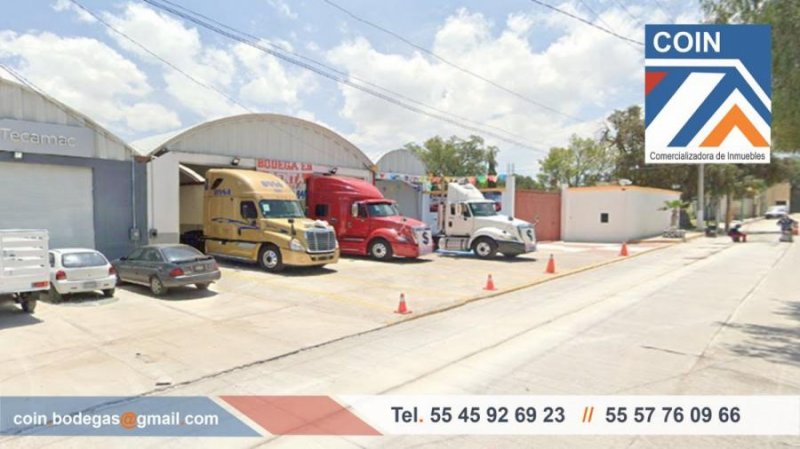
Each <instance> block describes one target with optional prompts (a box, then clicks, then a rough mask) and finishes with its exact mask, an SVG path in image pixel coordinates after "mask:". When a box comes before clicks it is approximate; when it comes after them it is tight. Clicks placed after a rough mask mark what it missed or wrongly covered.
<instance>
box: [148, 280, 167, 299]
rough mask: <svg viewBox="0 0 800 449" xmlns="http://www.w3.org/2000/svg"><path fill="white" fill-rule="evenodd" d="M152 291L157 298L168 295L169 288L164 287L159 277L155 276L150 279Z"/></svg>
mask: <svg viewBox="0 0 800 449" xmlns="http://www.w3.org/2000/svg"><path fill="white" fill-rule="evenodd" d="M150 291H151V292H152V293H153V295H155V296H164V295H166V294H167V287H164V283H163V282H161V279H159V278H158V276H153V277H151V278H150Z"/></svg>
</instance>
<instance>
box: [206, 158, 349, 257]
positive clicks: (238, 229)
mask: <svg viewBox="0 0 800 449" xmlns="http://www.w3.org/2000/svg"><path fill="white" fill-rule="evenodd" d="M203 209H204V210H203V234H204V238H205V247H206V253H208V254H210V255H213V256H216V257H220V258H228V259H237V260H242V261H247V262H255V263H258V264H259V265H260V266H261V268H263V269H264V270H266V271H268V272H279V271H281V270H282V269H283V268H284V267H285V266H287V265H288V266H323V265H327V264H331V263H336V262H337V261H338V260H339V244H338V242H337V241H336V235H335V233H334V229H333V228H332V227H331V226H330V225H329V224H328V223H327V222H324V221H319V220H311V219H308V218H306V217H305V213H304V211H303V206H302V204H301V203H300V201H298V200H297V196H296V195H295V193H294V191H292V189H291V188H290V187H289V186H288V185H287V184H286V183H285V182H283V181H282V180H281V179H280V178H278V177H276V176H274V175H271V174H268V173H261V172H257V171H250V170H233V169H212V170H209V171H208V173H207V175H206V186H205V193H204V207H203Z"/></svg>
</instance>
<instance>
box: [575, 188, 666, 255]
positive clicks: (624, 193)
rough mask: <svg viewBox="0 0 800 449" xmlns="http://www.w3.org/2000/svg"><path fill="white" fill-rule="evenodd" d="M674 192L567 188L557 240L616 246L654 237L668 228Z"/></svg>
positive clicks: (636, 189)
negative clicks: (666, 205)
mask: <svg viewBox="0 0 800 449" xmlns="http://www.w3.org/2000/svg"><path fill="white" fill-rule="evenodd" d="M680 197H681V193H680V192H677V191H674V190H664V189H656V188H650V187H638V186H618V185H610V186H597V187H570V188H566V189H564V190H562V192H561V238H562V239H563V240H564V241H571V242H608V243H620V242H630V241H635V240H640V239H644V238H648V237H654V236H658V235H660V234H661V233H663V232H664V231H665V230H666V229H668V228H669V226H670V217H671V212H670V211H667V210H661V209H663V208H664V202H665V201H672V200H678V199H680Z"/></svg>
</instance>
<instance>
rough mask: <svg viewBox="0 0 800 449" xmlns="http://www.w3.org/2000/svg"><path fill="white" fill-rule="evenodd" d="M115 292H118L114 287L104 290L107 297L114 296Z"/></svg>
mask: <svg viewBox="0 0 800 449" xmlns="http://www.w3.org/2000/svg"><path fill="white" fill-rule="evenodd" d="M114 293H116V289H114V288H109V289H106V290H103V296H105V297H106V298H113V297H114Z"/></svg>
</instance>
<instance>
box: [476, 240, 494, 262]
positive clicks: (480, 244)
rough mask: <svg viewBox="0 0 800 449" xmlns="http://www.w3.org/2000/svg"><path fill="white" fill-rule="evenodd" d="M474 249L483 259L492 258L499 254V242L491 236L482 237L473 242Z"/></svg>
mask: <svg viewBox="0 0 800 449" xmlns="http://www.w3.org/2000/svg"><path fill="white" fill-rule="evenodd" d="M472 250H473V251H475V255H476V256H478V257H479V258H481V259H491V258H492V257H494V255H495V254H497V243H495V242H494V240H492V239H490V238H487V237H481V238H479V239H478V240H476V241H475V243H473V244H472Z"/></svg>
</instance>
